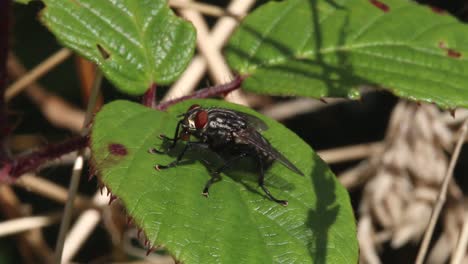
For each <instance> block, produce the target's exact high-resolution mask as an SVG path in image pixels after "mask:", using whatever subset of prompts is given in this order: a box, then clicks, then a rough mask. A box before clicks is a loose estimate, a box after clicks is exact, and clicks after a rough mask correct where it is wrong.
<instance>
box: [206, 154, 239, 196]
mask: <svg viewBox="0 0 468 264" xmlns="http://www.w3.org/2000/svg"><path fill="white" fill-rule="evenodd" d="M246 156H247V153H242V154H240V155H239V156H236V157H234V158H232V159H230V160H228V161H226V162H225V163H224V164H223V166H221V167H219V168H218V169H217V170H215V171H213V172H212V177H211V178H210V179H209V180H208V181H207V182H206V184H205V188H203V192H202V195H203V196H205V197H208V195H209V192H208V190H209V189H210V186H211V185H212V184H213V183H215V182H217V181H219V180H221V172H223V171H224V170H225V169H227V168H229V166H231V165H232V163H234V162H235V161H238V160H240V159H242V158H244V157H246Z"/></svg>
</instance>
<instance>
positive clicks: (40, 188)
mask: <svg viewBox="0 0 468 264" xmlns="http://www.w3.org/2000/svg"><path fill="white" fill-rule="evenodd" d="M15 185H16V186H19V187H22V188H24V189H26V190H28V191H30V192H34V193H37V194H40V195H42V196H44V197H47V198H49V199H52V200H54V201H57V202H60V203H65V202H66V201H67V199H68V190H67V189H65V188H63V187H62V186H60V185H57V184H55V183H53V182H50V181H48V180H46V179H43V178H40V177H37V176H35V175H34V174H30V173H27V174H24V175H22V176H21V177H20V178H19V179H18V180H17V181H16V182H15ZM75 207H76V208H78V209H80V210H83V209H86V208H90V207H92V208H97V206H96V205H94V204H93V203H92V202H91V200H90V199H89V198H86V197H83V196H78V197H76V199H75Z"/></svg>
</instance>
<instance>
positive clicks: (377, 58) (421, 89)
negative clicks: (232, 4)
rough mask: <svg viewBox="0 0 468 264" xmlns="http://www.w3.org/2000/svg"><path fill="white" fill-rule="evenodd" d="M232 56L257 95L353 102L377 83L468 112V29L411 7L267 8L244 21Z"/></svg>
mask: <svg viewBox="0 0 468 264" xmlns="http://www.w3.org/2000/svg"><path fill="white" fill-rule="evenodd" d="M373 3H374V4H373ZM379 4H380V5H383V6H381V7H380V8H379V7H378V6H379ZM387 8H388V9H387ZM227 57H228V61H229V63H230V65H231V66H232V67H233V68H234V69H236V70H237V71H238V72H239V73H241V74H243V75H246V76H248V77H247V79H246V80H245V81H244V84H243V87H244V88H245V89H246V90H249V91H253V92H257V93H262V94H272V95H291V96H296V95H299V96H309V97H316V98H320V97H325V96H331V97H350V98H356V97H359V92H358V91H357V90H356V88H357V86H358V85H361V84H376V85H381V86H384V87H386V89H388V90H390V91H392V92H393V93H395V94H396V95H398V96H401V97H406V98H409V99H412V100H417V101H426V102H435V103H437V104H439V105H440V106H442V107H446V108H453V107H456V106H462V107H468V86H467V85H466V84H467V83H468V74H466V73H468V25H466V24H463V23H461V22H460V21H458V20H456V18H454V17H452V16H450V15H448V14H446V13H441V12H439V11H436V10H433V9H431V8H430V7H428V6H424V5H419V4H417V3H416V2H414V1H407V0H380V2H379V1H377V0H374V2H373V1H360V0H359V1H358V0H336V1H324V0H317V1H312V0H287V1H282V2H274V1H270V2H269V3H267V4H265V5H263V6H261V7H260V8H258V9H257V10H255V11H254V12H253V13H251V14H250V15H249V16H247V17H246V18H245V20H244V21H243V23H242V25H241V26H240V28H239V29H238V30H237V31H236V32H235V34H234V35H233V36H232V38H231V39H230V41H229V45H228V48H227Z"/></svg>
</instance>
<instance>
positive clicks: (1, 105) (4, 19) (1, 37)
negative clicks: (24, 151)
mask: <svg viewBox="0 0 468 264" xmlns="http://www.w3.org/2000/svg"><path fill="white" fill-rule="evenodd" d="M10 8H11V1H10V0H0V144H1V149H0V160H7V159H8V151H7V149H6V138H7V137H8V135H9V134H10V130H11V128H10V126H9V124H8V115H7V109H6V104H5V100H4V97H5V89H6V82H7V59H8V48H9V34H10V24H11V17H10V15H11V14H10Z"/></svg>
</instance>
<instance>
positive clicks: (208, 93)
mask: <svg viewBox="0 0 468 264" xmlns="http://www.w3.org/2000/svg"><path fill="white" fill-rule="evenodd" d="M242 80H243V77H241V76H237V77H236V78H235V79H234V80H233V81H232V82H229V83H226V84H221V85H215V86H211V87H207V88H204V89H201V90H198V91H196V92H194V93H192V94H191V95H186V96H182V97H179V98H176V99H174V100H169V101H166V102H163V103H161V104H159V105H157V106H156V109H158V110H166V109H167V108H168V107H169V106H171V105H174V104H177V103H180V102H182V101H185V100H189V99H196V98H208V97H213V96H220V95H226V94H228V93H230V92H232V91H234V90H236V89H239V88H240V86H241V84H242Z"/></svg>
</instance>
